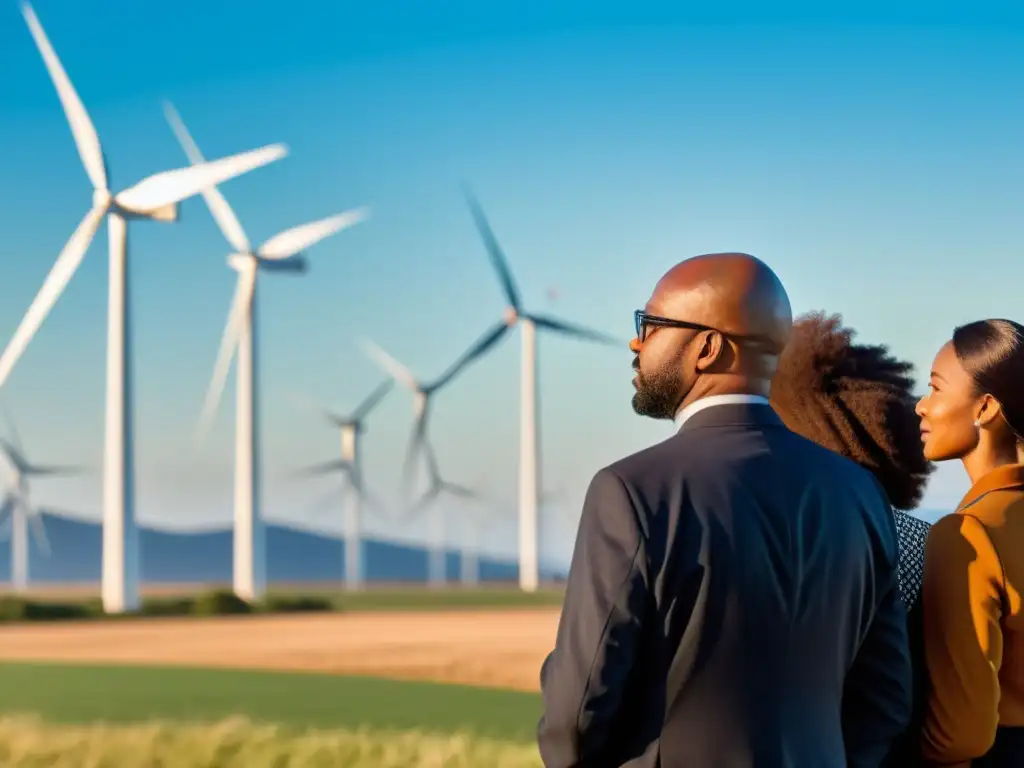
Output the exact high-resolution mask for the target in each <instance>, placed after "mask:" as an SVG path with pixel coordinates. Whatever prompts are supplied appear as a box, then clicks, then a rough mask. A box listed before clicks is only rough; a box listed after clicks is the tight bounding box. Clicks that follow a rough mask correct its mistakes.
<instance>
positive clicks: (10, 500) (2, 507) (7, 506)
mask: <svg viewBox="0 0 1024 768" xmlns="http://www.w3.org/2000/svg"><path fill="white" fill-rule="evenodd" d="M14 502H15V496H14V494H13V493H10V492H9V491H8V493H7V494H6V495H4V499H3V502H2V503H0V517H3V518H6V520H7V521H8V523H9V522H10V518H11V514H12V513H13V512H14Z"/></svg>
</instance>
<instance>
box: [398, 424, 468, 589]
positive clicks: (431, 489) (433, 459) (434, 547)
mask: <svg viewBox="0 0 1024 768" xmlns="http://www.w3.org/2000/svg"><path fill="white" fill-rule="evenodd" d="M422 451H423V455H424V457H425V458H426V462H427V490H426V491H425V492H424V493H423V495H422V496H421V497H420V498H419V500H418V501H417V502H416V503H415V504H413V505H412V507H410V508H409V512H408V515H409V517H414V516H415V515H417V514H418V513H420V512H422V511H423V510H424V509H427V508H428V507H432V512H433V514H431V516H430V534H429V537H428V538H429V541H428V544H427V551H428V558H429V559H428V564H427V571H428V575H427V581H428V583H429V584H430V586H432V587H442V586H444V584H445V581H446V580H447V571H448V568H447V553H448V532H447V525H446V520H445V514H444V507H442V506H439V505H436V504H435V502H436V501H437V500H438V499H439V498H440V497H441V495H442V494H448V495H449V496H454V497H456V498H458V499H477V498H479V496H480V494H479V492H478V491H476V490H474V489H472V488H467V487H466V486H464V485H459V484H458V483H453V482H450V481H448V480H445V479H444V478H443V477H441V472H440V470H439V469H438V466H437V455H436V454H435V453H434V446H433V445H432V444H431V442H430V440H429V439H428V438H424V439H423V442H422Z"/></svg>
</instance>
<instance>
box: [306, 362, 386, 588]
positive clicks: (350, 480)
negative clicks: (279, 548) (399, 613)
mask: <svg viewBox="0 0 1024 768" xmlns="http://www.w3.org/2000/svg"><path fill="white" fill-rule="evenodd" d="M394 384H395V383H394V381H391V380H389V381H386V382H384V383H383V384H381V385H379V386H378V387H377V388H376V389H374V390H373V392H371V393H370V394H369V395H368V396H367V397H366V399H365V400H363V402H362V403H360V404H359V406H358V407H357V408H356V409H355V410H354V411H353V412H352V413H351V414H350V415H348V416H340V415H338V414H337V413H334V412H333V411H329V410H326V409H321V413H322V415H323V417H324V418H325V419H326V420H327V422H328V423H329V424H331V425H332V426H334V427H335V428H336V429H338V430H340V431H341V458H339V459H333V460H331V461H326V462H324V463H322V464H315V465H314V466H312V467H308V468H307V469H306V470H305V473H304V474H307V475H324V474H335V473H339V474H341V475H343V476H344V478H345V481H346V482H345V486H344V489H345V490H346V491H348V493H347V494H346V496H347V497H348V498H347V499H343V502H344V510H345V518H344V519H345V523H344V534H343V535H344V537H345V586H346V588H347V589H350V590H357V589H361V588H362V586H363V584H364V583H365V581H366V573H365V558H364V553H363V530H362V503H363V501H367V502H369V503H370V504H372V505H374V506H376V507H378V508H380V507H381V504H380V502H379V501H378V500H377V499H376V498H375V497H374V496H373V495H372V494H371V493H370V492H369V491H368V490H367V489H366V484H365V481H364V480H363V466H362V452H361V450H360V447H361V446H360V438H361V437H362V433H363V432H364V431H365V430H366V428H365V426H364V421H365V419H366V417H367V416H369V414H370V412H371V411H372V410H373V409H374V408H376V407H377V405H378V404H379V403H380V401H381V400H383V399H384V396H385V395H386V394H387V393H388V392H389V391H390V390H391V388H392V387H394Z"/></svg>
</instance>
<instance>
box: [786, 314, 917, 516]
mask: <svg viewBox="0 0 1024 768" xmlns="http://www.w3.org/2000/svg"><path fill="white" fill-rule="evenodd" d="M853 336H854V331H853V330H852V329H850V328H844V327H843V326H842V318H841V317H840V316H839V315H831V316H826V315H825V314H824V313H823V312H814V313H811V314H808V315H804V316H803V317H800V318H797V320H796V321H795V322H794V323H793V333H792V335H791V337H790V340H789V344H788V345H787V346H786V348H785V349H784V350H783V352H782V355H781V356H780V358H779V365H778V370H777V372H776V374H775V378H774V379H773V380H772V393H771V401H772V405H773V406H774V407H775V410H776V411H777V412H778V414H779V416H780V417H781V418H782V420H783V421H784V422H785V423H786V425H787V426H788V427H789V428H790V429H792V430H793V431H794V432H796V433H798V434H800V435H802V436H804V437H806V438H808V439H809V440H813V441H814V442H815V443H817V444H818V445H821V446H823V447H825V448H828V449H829V450H831V451H835V452H836V453H838V454H840V455H842V456H845V457H846V458H848V459H851V460H852V461H855V462H856V463H858V464H860V465H861V466H863V467H865V468H866V469H868V470H870V471H871V472H872V473H873V474H874V475H875V478H876V479H877V480H878V482H879V484H880V485H881V486H882V488H883V489H884V490H885V493H886V495H887V496H888V497H889V502H890V503H891V504H892V505H893V506H894V507H895V508H897V509H904V510H906V509H913V508H914V507H916V506H917V505H918V504H919V503H920V501H921V497H922V496H923V495H924V488H925V484H926V483H927V480H928V475H929V474H930V473H931V472H932V470H933V469H934V466H933V465H932V464H931V463H930V462H928V461H927V460H926V459H925V457H924V450H923V447H922V445H921V434H920V422H919V420H918V418H917V415H916V414H915V413H914V406H915V402H916V398H915V396H914V394H913V393H914V379H913V377H912V376H911V370H912V369H913V366H912V364H911V363H909V362H905V361H903V360H897V359H896V358H894V357H893V356H892V355H890V354H889V350H888V349H887V348H886V347H884V346H875V345H866V344H855V343H854V342H853Z"/></svg>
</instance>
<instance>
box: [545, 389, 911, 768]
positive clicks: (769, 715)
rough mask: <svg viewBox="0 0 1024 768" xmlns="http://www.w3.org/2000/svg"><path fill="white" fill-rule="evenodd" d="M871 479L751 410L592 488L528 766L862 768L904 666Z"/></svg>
mask: <svg viewBox="0 0 1024 768" xmlns="http://www.w3.org/2000/svg"><path fill="white" fill-rule="evenodd" d="M897 558H898V553H897V541H896V529H895V526H894V523H893V516H892V511H891V510H890V508H889V505H888V503H887V502H886V501H885V497H884V494H883V493H882V491H881V489H880V488H879V486H878V484H877V483H876V482H875V480H874V478H873V477H872V476H871V475H870V474H869V473H868V472H867V471H865V470H863V469H861V468H860V467H858V466H856V465H855V464H854V463H852V462H850V461H848V460H846V459H844V458H842V457H840V456H839V455H837V454H835V453H832V452H831V451H828V450H826V449H824V448H821V447H820V446H818V445H816V444H814V443H812V442H810V441H809V440H805V439H804V438H802V437H800V436H798V435H796V434H795V433H793V432H791V431H790V430H788V429H787V428H786V427H785V426H783V424H782V422H781V421H780V420H779V419H778V417H777V416H776V415H775V413H774V411H772V410H771V408H770V407H769V406H766V405H716V406H713V407H710V408H707V409H705V410H703V411H700V412H698V413H696V414H694V415H693V416H692V417H691V418H690V419H689V420H688V421H687V422H686V423H685V424H684V426H683V428H682V429H681V431H680V432H679V433H678V434H677V435H675V436H674V437H671V438H669V439H668V440H666V441H664V442H662V443H660V444H658V445H655V446H653V447H651V448H649V449H647V450H644V451H641V452H640V453H637V454H634V455H633V456H630V457H628V458H626V459H623V460H622V461H619V462H616V463H615V464H612V465H611V466H609V467H606V468H605V469H602V470H601V471H600V472H598V473H597V475H595V477H594V479H593V481H592V482H591V484H590V488H589V490H588V492H587V497H586V501H585V503H584V507H583V515H582V518H581V520H580V526H579V532H578V534H577V539H576V546H575V550H574V552H573V559H572V565H571V569H570V573H569V580H568V584H567V587H566V594H565V602H564V605H563V608H562V616H561V619H560V622H559V627H558V635H557V640H556V644H555V649H554V651H553V652H552V653H551V654H550V656H549V657H548V658H547V659H546V661H545V662H544V665H543V668H542V670H541V684H542V690H543V698H544V714H543V717H542V718H541V721H540V724H539V726H538V744H539V747H540V753H541V756H542V758H543V761H544V765H545V766H546V767H547V768H570V767H572V766H578V767H580V768H604V767H605V766H608V767H611V766H615V767H616V768H618V767H621V766H629V767H630V768H656V767H660V768H789V767H790V766H791V767H792V768H841V767H842V766H850V768H868V767H870V768H876V767H877V766H880V765H882V764H883V762H884V760H885V758H886V755H887V754H888V752H889V750H890V748H891V745H892V743H893V740H894V739H895V738H896V737H897V735H898V734H899V733H900V732H901V731H902V730H903V729H904V728H905V727H906V725H907V723H908V721H909V718H910V707H911V669H910V660H909V658H908V650H907V628H906V613H905V610H904V607H903V603H902V600H901V599H900V595H899V579H898V571H897Z"/></svg>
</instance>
